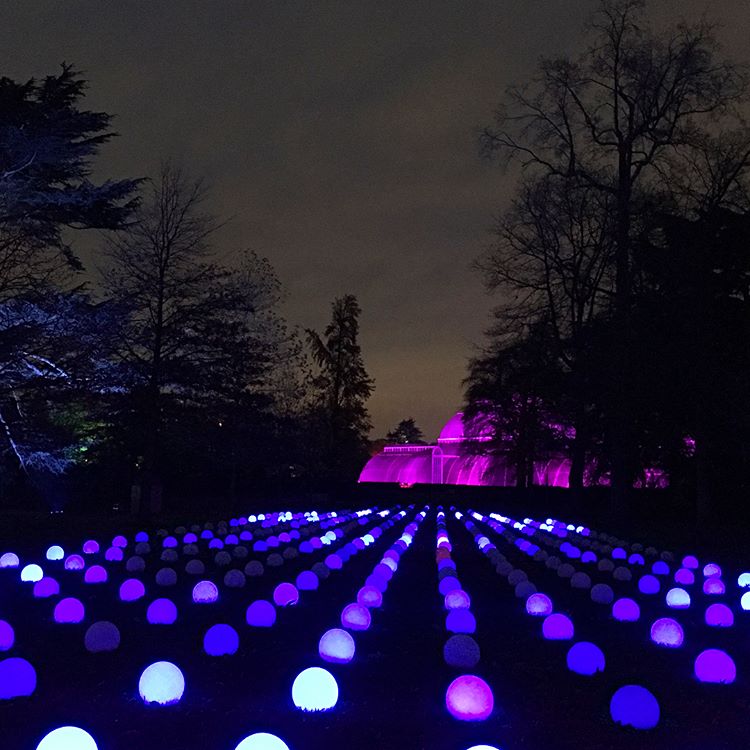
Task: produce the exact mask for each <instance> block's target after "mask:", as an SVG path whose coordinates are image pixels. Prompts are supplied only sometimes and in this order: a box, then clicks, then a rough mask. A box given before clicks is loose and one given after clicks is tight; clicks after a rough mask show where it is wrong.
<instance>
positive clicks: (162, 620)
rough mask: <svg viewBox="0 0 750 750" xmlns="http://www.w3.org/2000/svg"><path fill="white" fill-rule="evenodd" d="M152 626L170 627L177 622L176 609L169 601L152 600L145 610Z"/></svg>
mask: <svg viewBox="0 0 750 750" xmlns="http://www.w3.org/2000/svg"><path fill="white" fill-rule="evenodd" d="M146 619H147V620H148V621H149V622H150V623H151V624H152V625H172V624H173V623H174V622H175V621H176V620H177V607H176V606H175V604H174V602H173V601H172V600H171V599H154V601H152V602H151V604H149V605H148V609H147V610H146Z"/></svg>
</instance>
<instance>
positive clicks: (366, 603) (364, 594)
mask: <svg viewBox="0 0 750 750" xmlns="http://www.w3.org/2000/svg"><path fill="white" fill-rule="evenodd" d="M357 603H358V604H361V605H362V606H363V607H372V608H374V609H375V608H377V607H379V606H380V605H381V604H382V603H383V595H382V594H381V593H380V591H378V590H377V589H376V588H375V587H374V586H363V587H362V588H361V589H360V590H359V591H358V592H357Z"/></svg>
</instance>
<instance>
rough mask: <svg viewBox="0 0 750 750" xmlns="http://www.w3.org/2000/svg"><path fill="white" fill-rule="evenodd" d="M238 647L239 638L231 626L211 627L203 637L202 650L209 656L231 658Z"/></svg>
mask: <svg viewBox="0 0 750 750" xmlns="http://www.w3.org/2000/svg"><path fill="white" fill-rule="evenodd" d="M239 647H240V637H239V635H237V631H236V630H235V629H234V628H233V627H232V626H231V625H224V624H219V625H213V626H211V627H210V628H209V629H208V630H207V631H206V634H205V635H204V636H203V650H204V651H205V652H206V653H207V654H208V655H209V656H231V655H232V654H236V653H237V649H238V648H239Z"/></svg>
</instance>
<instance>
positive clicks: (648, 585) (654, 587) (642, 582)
mask: <svg viewBox="0 0 750 750" xmlns="http://www.w3.org/2000/svg"><path fill="white" fill-rule="evenodd" d="M660 588H661V584H660V583H659V579H658V578H656V577H655V576H652V575H648V574H647V575H645V576H643V577H641V578H640V579H639V580H638V590H639V591H640V592H641V593H642V594H658V593H659V589H660Z"/></svg>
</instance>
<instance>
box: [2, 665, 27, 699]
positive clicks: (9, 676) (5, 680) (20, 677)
mask: <svg viewBox="0 0 750 750" xmlns="http://www.w3.org/2000/svg"><path fill="white" fill-rule="evenodd" d="M34 690H36V671H35V670H34V667H32V666H31V664H29V662H27V661H26V659H21V658H19V657H17V656H14V657H11V658H10V659H4V660H3V661H0V700H10V699H11V698H20V697H22V696H26V695H31V694H32V693H33V692H34Z"/></svg>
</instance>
